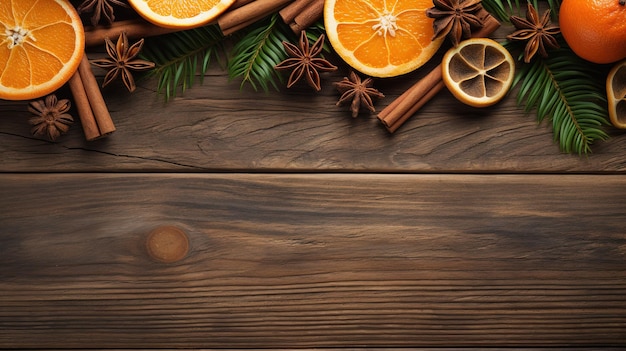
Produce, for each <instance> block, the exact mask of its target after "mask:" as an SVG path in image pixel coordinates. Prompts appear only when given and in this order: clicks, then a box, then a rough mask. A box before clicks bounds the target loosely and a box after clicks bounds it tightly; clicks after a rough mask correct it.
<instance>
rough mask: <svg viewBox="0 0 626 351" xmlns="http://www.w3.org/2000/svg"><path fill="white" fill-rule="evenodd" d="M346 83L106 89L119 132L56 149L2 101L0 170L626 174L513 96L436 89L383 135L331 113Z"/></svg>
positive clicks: (72, 139) (328, 78)
mask: <svg viewBox="0 0 626 351" xmlns="http://www.w3.org/2000/svg"><path fill="white" fill-rule="evenodd" d="M100 74H101V72H100ZM346 74H347V70H346V69H345V67H343V68H342V70H340V71H339V72H337V73H335V74H332V75H325V76H324V77H323V80H324V88H323V90H322V92H320V93H319V94H316V93H314V92H312V91H311V89H310V88H308V87H306V86H296V87H294V88H292V89H288V90H285V91H282V92H269V93H264V92H254V91H250V89H249V87H246V88H244V89H243V91H240V88H239V83H238V82H237V81H229V79H228V77H227V75H226V73H225V72H223V71H221V70H219V69H214V70H212V71H210V72H209V74H207V76H206V78H205V81H204V84H203V85H202V86H200V85H197V86H194V87H192V88H191V89H189V90H187V91H186V92H185V93H184V95H181V96H180V97H178V98H176V99H174V100H171V101H170V102H168V103H165V102H164V101H163V98H162V97H159V96H158V95H157V94H156V92H155V91H154V89H155V86H156V82H154V81H151V80H150V81H143V82H141V83H140V84H139V87H138V89H137V90H136V91H135V92H134V93H133V94H129V93H128V92H126V91H125V90H124V88H123V87H122V88H120V85H115V84H113V85H112V86H108V87H107V88H105V89H104V92H103V94H104V97H105V99H106V101H107V103H108V105H109V109H110V112H111V115H112V117H113V119H114V122H115V125H116V127H117V131H116V132H115V133H114V134H113V135H111V136H109V137H107V138H106V139H103V140H98V141H94V142H87V141H85V140H84V136H83V135H82V130H81V127H80V125H78V122H77V125H75V126H74V127H73V128H72V129H71V130H70V132H69V134H68V135H66V136H64V137H63V138H61V139H60V140H59V141H58V142H56V143H50V142H47V141H45V140H43V139H39V138H33V137H32V136H31V135H30V126H29V125H28V123H27V119H28V117H29V115H28V112H27V111H26V103H25V102H7V101H0V116H2V118H0V153H1V154H2V161H1V163H0V171H5V172H25V171H26V172H48V171H56V172H76V171H107V172H110V171H191V172H204V171H242V170H245V171H263V172H264V171H275V170H281V171H282V170H285V171H348V172H437V173H438V172H443V173H450V172H506V173H511V172H513V173H515V172H620V173H623V172H624V171H626V159H625V158H624V156H623V152H624V150H626V135H624V133H623V132H619V131H617V130H615V129H610V128H609V129H608V132H609V133H610V134H611V136H612V138H611V139H610V140H609V141H607V142H598V143H597V144H596V145H595V146H594V149H593V151H594V152H593V154H592V155H591V156H589V157H578V156H577V155H566V154H562V153H561V152H560V151H559V149H558V146H557V145H556V144H555V142H554V141H553V135H552V132H551V129H550V127H549V126H548V125H546V124H545V123H544V124H541V125H537V122H536V121H535V117H534V115H532V114H530V115H525V114H524V113H523V112H522V111H521V110H520V109H519V108H518V107H517V106H516V105H515V103H514V101H513V100H514V98H513V97H510V98H507V99H506V100H505V101H503V102H502V103H500V104H498V105H496V106H494V107H490V108H486V109H474V108H468V107H467V106H465V105H462V104H461V103H460V102H458V101H456V100H455V99H454V98H453V97H452V95H451V94H450V93H449V92H447V91H442V92H440V93H439V95H438V96H436V97H435V98H434V99H433V100H432V101H430V102H429V103H428V104H427V105H426V106H425V107H424V108H423V109H422V110H421V111H420V112H419V113H418V114H417V115H416V116H414V117H413V118H411V119H410V120H409V121H408V122H407V123H406V124H405V125H404V126H402V127H401V129H399V130H398V131H397V132H396V133H395V134H389V133H388V132H387V131H386V130H385V128H384V127H383V126H382V124H381V123H380V122H379V121H378V120H377V118H376V117H375V116H374V115H368V114H363V115H362V116H360V117H358V118H356V119H353V118H351V117H350V114H349V112H348V106H339V107H338V106H335V103H336V101H337V99H338V93H337V92H336V91H335V90H334V88H333V87H332V84H331V83H332V82H333V81H339V80H340V79H341V77H342V76H343V75H346ZM423 74H424V73H423V72H421V71H420V72H415V73H414V74H411V75H409V76H408V77H403V78H402V79H389V80H377V81H376V82H375V85H376V87H377V88H378V89H380V90H381V91H382V92H383V93H384V94H385V95H386V98H385V99H383V100H381V101H378V102H377V104H376V107H377V109H378V110H381V109H382V108H383V107H384V106H386V105H387V104H389V103H390V102H391V101H393V99H395V98H396V97H397V96H398V95H400V94H401V93H402V92H403V91H404V90H405V89H406V88H407V87H408V86H409V84H411V83H412V82H414V81H416V80H417V79H418V78H419V77H420V76H421V75H423ZM60 94H63V92H61V93H60ZM61 96H63V95H61ZM66 96H67V97H69V96H70V95H69V93H68V95H66ZM74 115H75V116H76V114H75V113H74Z"/></svg>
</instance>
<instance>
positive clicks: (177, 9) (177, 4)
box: [146, 0, 220, 18]
mask: <svg viewBox="0 0 626 351" xmlns="http://www.w3.org/2000/svg"><path fill="white" fill-rule="evenodd" d="M219 3H220V1H219V0H205V1H197V0H196V1H189V0H178V1H165V0H146V5H148V7H150V8H151V9H152V11H154V13H156V14H158V15H160V16H164V17H167V16H172V17H175V18H190V17H194V16H198V15H200V14H201V13H203V12H206V11H209V10H210V9H212V8H213V7H215V5H217V4H219Z"/></svg>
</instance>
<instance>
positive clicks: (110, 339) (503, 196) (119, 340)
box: [0, 173, 626, 348]
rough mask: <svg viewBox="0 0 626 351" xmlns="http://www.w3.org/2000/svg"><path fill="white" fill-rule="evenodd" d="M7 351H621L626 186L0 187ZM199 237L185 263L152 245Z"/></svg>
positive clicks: (602, 181)
mask: <svg viewBox="0 0 626 351" xmlns="http://www.w3.org/2000/svg"><path fill="white" fill-rule="evenodd" d="M0 194H2V201H1V202H0V228H2V229H1V231H2V235H0V292H1V293H0V348H89V347H97V348H248V347H250V348H267V347H269V348H292V347H302V348H316V347H407V346H414V347H434V346H446V347H456V346H459V347H460V346H475V347H487V346H499V347H503V346H510V347H532V346H537V347H539V346H544V347H545V346H552V347H554V346H581V347H592V346H596V347H599V346H607V347H609V346H613V347H618V346H623V345H626V297H625V296H626V234H625V233H626V231H625V229H626V224H625V223H626V197H625V196H624V195H625V194H626V178H625V177H623V176H622V175H390V174H387V175H375V174H369V175H368V174H355V175H346V174H309V175H306V174H302V175H285V174H282V175H281V174H236V173H235V174H197V175H194V174H3V175H0ZM163 224H171V225H176V226H178V227H180V228H182V229H184V230H185V231H186V232H187V234H188V236H189V240H190V251H189V254H188V256H187V257H186V258H185V259H183V260H182V261H179V262H177V263H174V264H164V263H159V262H156V261H154V260H151V259H150V258H149V256H148V255H147V253H146V250H145V248H144V241H145V237H146V235H147V233H148V232H149V231H150V230H152V229H153V228H154V227H156V226H159V225H163Z"/></svg>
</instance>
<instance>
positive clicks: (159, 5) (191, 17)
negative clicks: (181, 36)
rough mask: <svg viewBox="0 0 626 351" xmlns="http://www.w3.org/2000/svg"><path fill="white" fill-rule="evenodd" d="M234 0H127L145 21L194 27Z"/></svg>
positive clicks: (213, 17)
mask: <svg viewBox="0 0 626 351" xmlns="http://www.w3.org/2000/svg"><path fill="white" fill-rule="evenodd" d="M234 2H235V0H186V1H180V0H128V3H129V4H130V5H131V6H132V7H133V8H134V9H135V11H137V13H138V14H139V15H141V16H142V17H143V18H145V19H146V20H147V21H149V22H152V23H153V24H155V25H157V26H161V27H167V28H181V29H185V28H194V27H199V26H202V25H205V24H208V23H209V22H211V21H212V20H214V19H215V18H216V17H217V16H219V15H220V14H222V13H223V12H224V11H226V9H227V8H228V7H230V5H232V4H233V3H234Z"/></svg>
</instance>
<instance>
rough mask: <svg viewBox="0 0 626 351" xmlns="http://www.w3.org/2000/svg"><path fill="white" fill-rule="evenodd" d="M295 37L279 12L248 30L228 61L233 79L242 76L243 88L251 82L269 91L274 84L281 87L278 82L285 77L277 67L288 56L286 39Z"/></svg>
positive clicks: (275, 87) (252, 84)
mask: <svg viewBox="0 0 626 351" xmlns="http://www.w3.org/2000/svg"><path fill="white" fill-rule="evenodd" d="M294 38H295V35H294V34H293V32H292V31H291V29H290V28H289V27H288V26H287V25H285V24H284V22H283V21H282V19H281V18H280V16H279V15H278V14H273V15H272V16H269V17H267V18H265V19H264V20H261V21H259V22H258V23H257V24H256V25H252V26H250V27H249V28H248V29H245V32H244V33H243V35H242V37H241V38H239V39H238V41H237V42H236V43H235V45H234V46H233V49H232V53H231V58H230V60H229V62H228V75H229V77H230V79H235V78H241V79H242V81H241V87H243V86H244V84H245V83H249V84H250V85H251V86H252V87H253V88H254V89H255V90H258V88H259V87H260V88H262V89H263V90H265V91H268V90H269V86H270V85H271V86H273V87H274V89H276V90H278V89H279V88H278V85H277V83H276V82H277V81H278V82H281V83H282V81H283V79H282V76H281V75H280V74H279V73H278V72H276V70H274V66H276V65H277V64H279V63H280V62H282V61H283V60H285V59H286V58H287V57H288V55H287V53H286V52H285V49H284V47H283V44H282V42H283V41H293V40H294Z"/></svg>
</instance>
